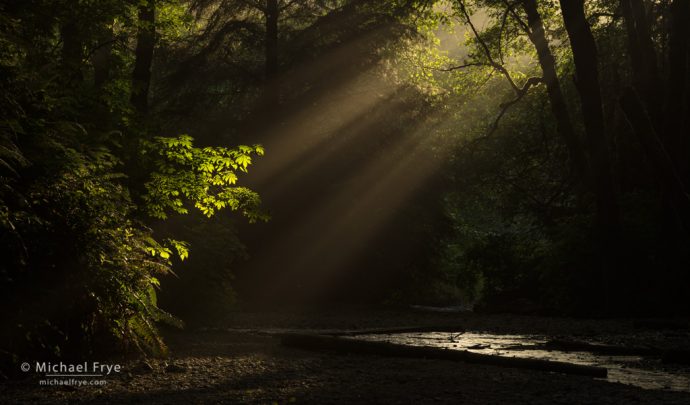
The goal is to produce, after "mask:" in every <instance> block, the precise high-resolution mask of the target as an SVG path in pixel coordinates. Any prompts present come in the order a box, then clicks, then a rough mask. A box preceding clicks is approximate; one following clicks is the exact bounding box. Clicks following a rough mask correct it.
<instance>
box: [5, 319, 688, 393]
mask: <svg viewBox="0 0 690 405" xmlns="http://www.w3.org/2000/svg"><path fill="white" fill-rule="evenodd" d="M425 325H426V326H429V325H434V326H444V327H447V326H451V325H457V327H458V329H464V330H486V331H492V332H505V333H540V334H548V335H553V336H569V337H572V336H594V335H599V334H607V333H616V334H617V335H620V334H621V333H624V334H626V335H628V336H631V339H632V337H635V336H645V339H648V336H662V337H663V336H668V338H669V339H681V340H682V339H685V341H687V336H688V335H687V322H686V321H678V320H675V321H672V322H666V321H664V322H659V321H651V322H640V321H632V320H617V321H611V320H606V321H604V320H572V319H560V318H536V317H515V316H479V315H473V314H457V313H435V312H422V311H390V310H385V311H382V310H371V309H358V310H338V311H335V310H334V311H320V312H313V311H310V312H303V311H284V312H279V313H277V312H261V313H250V312H238V313H234V314H232V315H231V316H230V317H229V318H228V319H227V320H225V321H224V322H222V323H220V324H219V325H218V326H217V327H215V328H189V329H188V330H185V331H180V332H169V333H168V334H167V335H168V336H167V341H168V342H169V345H170V348H171V356H170V358H168V359H165V360H162V359H158V360H155V359H151V360H148V361H144V360H142V359H127V360H126V359H119V360H108V361H107V362H110V363H113V362H118V363H120V364H122V366H123V371H122V372H121V373H120V374H119V375H117V376H113V377H108V378H107V379H106V381H107V384H106V385H105V386H98V387H96V386H85V387H76V388H75V387H57V386H51V387H46V386H40V385H39V384H38V380H39V379H40V378H41V377H40V376H38V375H35V374H34V375H31V373H28V374H29V375H28V376H27V378H26V379H24V380H21V381H6V382H3V383H1V384H0V403H2V404H13V403H41V404H42V403H77V404H82V403H93V404H103V403H112V404H127V403H147V404H148V403H151V404H178V403H182V404H185V403H186V404H197V403H198V404H206V403H211V404H214V403H228V404H234V403H252V404H254V403H257V404H264V403H266V404H273V403H278V404H289V403H298V404H299V403H314V404H330V403H346V404H356V403H393V404H396V403H402V404H420V403H452V404H459V403H468V404H498V403H500V404H519V403H529V404H558V403H564V404H565V403H567V404H589V403H591V404H630V403H648V404H663V403H669V404H690V393H688V392H674V391H668V390H644V389H641V388H636V387H632V386H627V385H622V384H615V383H609V382H606V381H602V380H594V379H592V378H588V377H579V376H572V375H562V374H554V373H546V372H539V371H529V370H519V369H510V368H498V367H493V366H484V365H477V364H463V363H455V362H447V361H439V360H426V359H402V358H384V357H377V356H360V355H338V354H332V353H328V352H314V351H305V350H299V349H292V348H286V347H283V346H281V345H280V340H279V339H278V338H277V337H274V336H272V335H271V333H273V332H281V331H287V330H299V331H314V330H324V329H367V328H392V327H406V326H425ZM684 328H686V329H684ZM652 332H653V333H652ZM636 343H638V344H639V343H640V342H636ZM656 343H659V342H656ZM688 388H689V390H690V387H688Z"/></svg>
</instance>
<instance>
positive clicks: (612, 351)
mask: <svg viewBox="0 0 690 405" xmlns="http://www.w3.org/2000/svg"><path fill="white" fill-rule="evenodd" d="M545 346H546V349H551V350H560V351H564V352H571V351H572V352H589V353H598V354H608V355H612V356H658V355H661V350H659V349H657V348H654V347H636V346H614V345H604V344H595V343H587V342H581V341H577V340H561V339H554V340H549V341H548V342H546V345H545Z"/></svg>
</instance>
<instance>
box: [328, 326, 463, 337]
mask: <svg viewBox="0 0 690 405" xmlns="http://www.w3.org/2000/svg"><path fill="white" fill-rule="evenodd" d="M462 331H463V328H462V327H460V326H457V325H455V326H407V327H399V328H378V329H358V330H340V331H338V330H336V331H330V332H328V333H322V334H324V335H333V336H336V335H337V336H357V335H387V334H392V333H417V332H420V333H423V332H448V333H454V334H457V333H460V332H462Z"/></svg>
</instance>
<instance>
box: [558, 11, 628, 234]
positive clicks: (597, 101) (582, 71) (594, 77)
mask: <svg viewBox="0 0 690 405" xmlns="http://www.w3.org/2000/svg"><path fill="white" fill-rule="evenodd" d="M560 4H561V10H562V12H563V20H564V24H565V29H566V31H567V32H568V37H569V38H570V46H571V48H572V51H573V60H574V62H575V72H576V73H575V85H576V87H577V91H578V93H579V94H580V102H581V105H582V116H583V121H584V125H585V131H586V134H587V141H588V142H587V143H588V147H589V153H590V157H591V163H592V175H593V177H594V191H595V194H596V200H597V201H596V203H597V223H598V226H599V231H600V232H601V236H602V237H603V240H602V242H604V243H605V244H608V243H610V242H612V241H613V240H614V239H615V237H616V236H615V235H616V234H617V230H618V224H619V218H618V216H619V213H618V205H617V203H616V198H615V193H614V182H613V176H612V173H611V159H610V156H609V145H608V141H607V139H606V132H605V130H604V111H603V107H602V98H601V89H600V87H599V68H598V57H597V48H596V43H595V42H594V36H593V35H592V31H591V30H590V27H589V24H588V23H587V19H586V17H585V11H584V0H560Z"/></svg>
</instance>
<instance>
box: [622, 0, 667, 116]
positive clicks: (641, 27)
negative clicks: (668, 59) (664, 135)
mask: <svg viewBox="0 0 690 405" xmlns="http://www.w3.org/2000/svg"><path fill="white" fill-rule="evenodd" d="M620 6H621V10H622V12H623V18H624V20H625V27H626V31H627V35H628V53H629V54H630V62H631V66H632V71H633V79H634V85H635V87H636V88H637V90H638V92H639V93H640V94H641V95H642V97H643V98H644V101H645V104H646V105H647V110H648V111H649V115H650V117H651V118H652V120H653V122H654V123H655V124H656V125H658V124H659V122H660V120H661V106H662V105H663V104H662V103H661V101H662V93H663V87H662V85H661V82H660V78H659V69H658V67H657V53H656V51H655V49H654V42H653V41H652V36H651V33H650V32H651V30H650V27H649V23H648V21H647V12H646V9H645V6H644V3H643V1H642V0H621V1H620Z"/></svg>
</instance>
